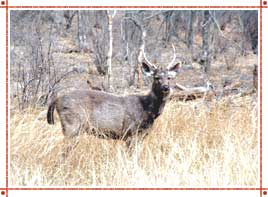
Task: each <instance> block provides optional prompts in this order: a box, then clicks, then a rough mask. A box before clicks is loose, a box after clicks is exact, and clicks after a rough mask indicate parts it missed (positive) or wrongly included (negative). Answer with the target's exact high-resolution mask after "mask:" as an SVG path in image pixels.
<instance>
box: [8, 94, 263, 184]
mask: <svg viewBox="0 0 268 197" xmlns="http://www.w3.org/2000/svg"><path fill="white" fill-rule="evenodd" d="M257 108H258V107H257V102H256V98H254V97H251V96H245V97H226V98H224V99H222V100H220V101H213V102H209V103H207V102H204V101H195V102H189V103H181V102H176V101H172V102H170V103H168V104H167V106H166V108H165V110H164V112H163V114H162V115H161V116H160V117H159V118H158V119H157V120H156V123H155V124H154V126H153V128H152V129H151V131H150V133H149V135H148V136H147V137H146V138H145V140H144V141H143V142H142V143H139V144H137V145H136V148H135V151H134V153H133V154H132V156H130V155H129V154H128V153H127V150H126V146H125V144H124V142H122V141H115V140H105V139H98V138H96V137H94V136H89V135H86V134H85V135H82V136H80V137H79V141H80V142H79V144H78V146H77V147H76V148H75V149H74V151H73V152H71V153H70V155H69V157H68V158H67V159H66V160H65V162H64V163H60V162H59V161H60V155H61V153H62V151H63V149H64V147H66V146H67V144H68V143H71V142H70V141H68V140H64V138H63V135H62V133H61V127H60V123H59V121H58V120H57V124H56V125H54V126H51V125H48V124H47V123H46V120H45V118H46V109H41V110H40V109H28V110H27V111H26V112H25V113H21V112H19V111H17V112H16V113H13V114H12V115H11V121H10V123H11V128H10V131H11V136H10V140H11V158H10V159H11V163H10V165H11V168H10V182H11V185H12V186H90V187H92V186H101V187H104V186H128V187H154V186H156V187H169V186H171V187H196V186H203V187H213V186H222V187H227V186H228V187H229V186H256V185H257V184H258V171H259V169H258V167H259V160H258V158H259V157H258V129H257V126H258V124H257V123H258V118H257V114H258V112H257ZM42 110H43V111H42Z"/></svg>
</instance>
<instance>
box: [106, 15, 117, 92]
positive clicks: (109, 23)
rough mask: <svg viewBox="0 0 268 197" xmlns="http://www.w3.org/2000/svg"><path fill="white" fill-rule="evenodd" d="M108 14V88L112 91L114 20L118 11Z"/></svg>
mask: <svg viewBox="0 0 268 197" xmlns="http://www.w3.org/2000/svg"><path fill="white" fill-rule="evenodd" d="M107 14H108V19H109V20H108V26H109V27H108V31H109V51H108V59H107V64H108V73H107V77H108V87H109V89H110V90H111V88H112V84H111V77H112V55H113V18H114V16H115V14H116V11H115V10H114V11H113V12H112V13H111V11H107Z"/></svg>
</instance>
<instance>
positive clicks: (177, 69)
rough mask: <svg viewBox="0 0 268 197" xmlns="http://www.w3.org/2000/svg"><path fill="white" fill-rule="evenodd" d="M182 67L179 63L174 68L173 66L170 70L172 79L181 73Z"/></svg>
mask: <svg viewBox="0 0 268 197" xmlns="http://www.w3.org/2000/svg"><path fill="white" fill-rule="evenodd" d="M180 67H181V63H180V62H179V63H177V64H175V65H174V66H172V67H171V68H169V69H168V74H169V75H170V76H171V77H175V76H176V75H177V74H178V73H179V72H180Z"/></svg>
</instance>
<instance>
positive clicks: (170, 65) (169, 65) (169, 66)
mask: <svg viewBox="0 0 268 197" xmlns="http://www.w3.org/2000/svg"><path fill="white" fill-rule="evenodd" d="M172 48H173V59H172V60H171V62H170V63H169V64H168V66H167V69H170V68H171V67H172V66H173V64H174V62H175V59H176V50H175V47H174V45H173V43H172Z"/></svg>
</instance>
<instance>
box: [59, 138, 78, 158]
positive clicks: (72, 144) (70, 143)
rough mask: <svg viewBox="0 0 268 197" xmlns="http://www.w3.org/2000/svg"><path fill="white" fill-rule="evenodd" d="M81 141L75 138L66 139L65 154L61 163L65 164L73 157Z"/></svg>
mask: <svg viewBox="0 0 268 197" xmlns="http://www.w3.org/2000/svg"><path fill="white" fill-rule="evenodd" d="M78 143H79V139H78V138H77V137H73V138H68V137H65V138H64V147H63V152H62V153H61V155H60V163H64V162H65V161H66V159H67V158H68V157H69V155H71V154H72V153H73V151H74V149H75V148H76V147H77V145H78Z"/></svg>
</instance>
